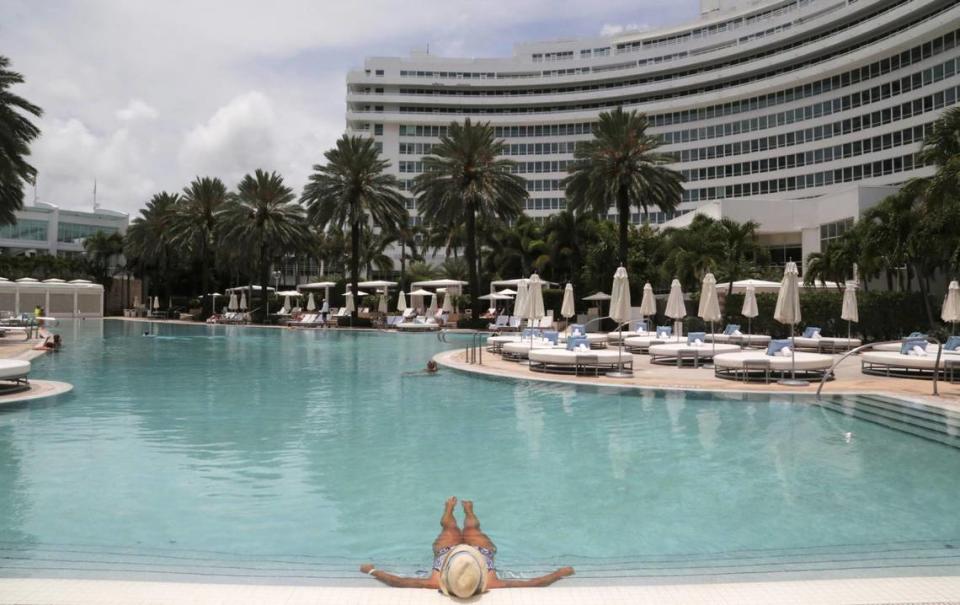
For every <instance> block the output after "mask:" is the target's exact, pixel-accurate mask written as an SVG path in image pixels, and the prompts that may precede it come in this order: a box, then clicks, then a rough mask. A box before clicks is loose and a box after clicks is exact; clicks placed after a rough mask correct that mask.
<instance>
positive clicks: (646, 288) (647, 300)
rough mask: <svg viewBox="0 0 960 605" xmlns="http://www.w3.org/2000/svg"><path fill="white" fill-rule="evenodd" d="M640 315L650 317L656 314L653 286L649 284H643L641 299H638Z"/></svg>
mask: <svg viewBox="0 0 960 605" xmlns="http://www.w3.org/2000/svg"><path fill="white" fill-rule="evenodd" d="M640 314H641V315H643V316H644V317H650V316H651V315H656V314H657V299H656V298H655V297H654V296H653V286H651V285H650V282H647V283H645V284H643V298H642V299H640Z"/></svg>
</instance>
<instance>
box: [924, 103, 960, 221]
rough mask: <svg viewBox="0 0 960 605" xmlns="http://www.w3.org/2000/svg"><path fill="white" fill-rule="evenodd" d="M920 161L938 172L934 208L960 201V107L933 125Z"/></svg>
mask: <svg viewBox="0 0 960 605" xmlns="http://www.w3.org/2000/svg"><path fill="white" fill-rule="evenodd" d="M920 158H921V160H922V161H923V163H925V164H933V165H934V166H936V167H937V171H936V173H935V174H934V176H933V177H931V178H930V181H929V185H930V186H929V192H928V196H927V197H928V198H929V201H930V202H931V203H932V204H942V203H943V201H944V200H945V199H953V200H956V198H957V191H958V190H960V107H954V108H952V109H948V110H947V111H945V112H943V114H942V115H941V116H940V118H939V119H937V121H936V122H934V123H933V132H932V133H931V134H930V135H929V136H928V137H926V138H925V139H924V141H923V148H922V149H921V151H920Z"/></svg>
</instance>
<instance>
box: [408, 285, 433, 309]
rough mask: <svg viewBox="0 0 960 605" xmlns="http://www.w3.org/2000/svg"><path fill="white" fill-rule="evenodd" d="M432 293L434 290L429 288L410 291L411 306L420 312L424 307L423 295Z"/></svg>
mask: <svg viewBox="0 0 960 605" xmlns="http://www.w3.org/2000/svg"><path fill="white" fill-rule="evenodd" d="M432 295H433V292H430V291H429V290H424V289H423V288H417V289H416V290H414V291H412V292H410V306H412V307H413V308H414V309H416V310H417V311H418V312H419V311H421V310H422V309H423V308H424V304H423V297H424V296H432Z"/></svg>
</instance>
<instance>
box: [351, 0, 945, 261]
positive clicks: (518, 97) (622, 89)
mask: <svg viewBox="0 0 960 605" xmlns="http://www.w3.org/2000/svg"><path fill="white" fill-rule="evenodd" d="M701 12H702V13H703V14H702V15H701V18H700V19H699V20H698V21H696V22H693V23H691V24H689V25H684V26H681V27H676V28H672V29H665V30H659V31H647V32H642V33H640V32H626V33H623V34H620V35H617V36H613V37H597V38H583V39H576V40H564V41H556V42H543V43H531V44H521V45H518V46H517V47H516V48H515V51H514V56H512V57H509V58H491V59H454V58H441V57H435V56H432V55H428V54H418V53H414V54H413V55H412V56H410V57H406V58H381V57H372V58H368V59H367V60H366V62H365V65H364V69H362V70H357V71H352V72H350V73H349V75H348V77H347V127H348V131H349V132H351V133H354V134H358V133H362V134H366V135H369V136H372V137H374V138H375V139H376V140H377V142H378V143H379V144H380V145H381V146H382V150H383V153H384V155H385V156H386V157H387V158H388V159H389V160H390V161H391V163H392V170H393V171H395V172H396V174H397V176H398V177H399V178H400V179H401V181H403V183H404V184H405V186H409V183H410V181H411V180H412V179H413V177H415V176H416V175H417V174H418V173H419V172H420V171H421V170H422V164H421V161H420V160H421V157H422V156H423V155H425V154H427V153H429V152H430V149H431V146H432V145H433V144H434V143H435V142H436V141H437V140H438V139H437V137H438V136H439V135H440V134H441V133H443V132H444V130H445V127H446V125H447V124H449V123H450V122H451V121H454V120H462V119H464V118H465V117H468V116H469V117H471V119H474V120H480V121H489V122H490V123H491V124H492V125H493V126H494V127H495V128H496V132H497V135H498V136H499V137H502V138H503V139H504V141H505V142H506V154H507V155H508V156H509V157H510V158H512V159H514V160H516V161H517V162H518V172H519V173H520V174H521V175H522V176H523V177H524V178H525V179H526V180H527V189H528V191H529V192H530V198H529V200H528V201H527V208H526V212H527V213H528V214H529V215H531V216H534V217H546V216H548V215H550V214H552V213H556V212H558V211H560V210H561V209H563V208H565V206H566V201H565V199H564V194H563V190H562V188H561V187H560V180H561V179H562V178H563V177H564V176H565V174H566V172H565V171H566V168H567V165H568V164H569V163H570V161H571V160H572V158H573V149H574V146H575V145H576V143H577V141H582V140H585V139H588V138H589V137H590V129H591V124H592V123H593V122H594V121H595V120H596V118H597V115H598V114H599V113H600V112H603V111H607V110H610V109H612V108H614V107H616V106H623V107H624V108H626V109H638V110H640V111H642V112H644V113H646V114H647V116H648V118H649V120H650V123H651V132H652V133H654V134H656V135H659V136H660V137H661V138H662V140H663V141H664V145H663V148H662V149H663V150H664V151H667V152H671V153H673V154H674V155H675V156H676V157H677V160H678V161H677V163H676V164H675V165H674V166H673V167H674V168H676V169H677V170H679V171H681V172H682V173H683V175H684V176H685V178H686V182H685V183H684V194H683V202H682V204H681V206H680V208H679V210H678V212H677V213H675V214H674V215H668V214H665V213H663V212H659V211H657V210H656V209H651V212H650V216H648V217H644V216H641V215H640V213H639V210H636V211H635V213H634V215H633V216H632V217H631V218H632V220H633V221H634V222H640V221H642V220H649V221H650V222H651V223H656V224H664V223H668V224H672V225H682V224H684V223H685V222H686V221H688V220H689V219H690V217H691V216H693V214H692V213H691V211H696V212H700V213H705V214H708V215H711V216H714V217H719V216H728V217H731V218H734V219H736V220H740V221H744V220H748V219H752V220H756V221H757V222H759V223H760V225H761V229H760V231H761V234H762V236H761V237H762V240H763V242H764V243H765V245H767V246H768V247H769V248H770V249H771V253H772V258H774V259H775V261H784V260H788V259H791V258H792V259H793V260H800V259H801V258H804V259H805V258H806V256H807V255H809V254H810V253H812V252H816V251H819V250H820V249H821V248H822V246H823V244H824V243H825V242H827V241H829V239H831V238H833V237H837V236H838V235H839V234H841V233H842V232H843V231H844V230H845V229H846V228H847V227H848V226H849V225H850V224H852V222H853V221H854V220H856V218H857V217H858V216H859V214H860V212H861V211H862V210H863V209H864V208H866V207H869V206H871V205H873V204H875V203H877V202H878V201H879V200H880V199H882V198H883V197H885V196H886V195H889V194H890V193H892V192H894V191H895V190H896V187H897V185H898V184H900V183H902V182H904V181H906V180H907V179H909V178H911V177H916V176H925V175H928V174H930V173H931V170H930V168H929V167H924V166H922V165H921V163H920V162H918V160H917V152H918V151H919V149H920V146H921V142H922V139H923V137H924V135H925V134H926V133H928V132H929V129H930V127H931V124H932V123H933V121H934V120H936V118H937V117H938V116H939V115H940V114H941V113H942V111H943V110H944V109H945V108H948V107H950V106H953V105H956V103H957V97H958V94H960V73H958V72H960V44H958V42H960V3H958V2H957V1H956V0H786V1H779V2H764V3H756V2H752V3H746V2H743V1H742V0H741V1H737V0H702V6H701ZM408 206H409V209H410V212H411V215H412V216H413V217H415V218H414V219H413V220H415V221H416V220H420V219H419V218H416V217H417V215H416V207H415V203H414V201H413V200H412V199H411V200H410V201H409V202H408ZM611 212H614V210H613V209H611Z"/></svg>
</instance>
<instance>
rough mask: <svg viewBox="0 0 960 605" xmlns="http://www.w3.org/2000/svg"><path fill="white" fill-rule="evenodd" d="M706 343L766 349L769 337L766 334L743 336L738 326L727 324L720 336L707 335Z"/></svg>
mask: <svg viewBox="0 0 960 605" xmlns="http://www.w3.org/2000/svg"><path fill="white" fill-rule="evenodd" d="M707 342H716V343H721V342H722V343H730V344H736V345H741V346H744V347H766V346H767V345H768V344H770V337H769V336H767V335H766V334H744V333H742V332H741V331H740V324H727V326H726V328H724V330H723V332H721V333H720V334H707Z"/></svg>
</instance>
